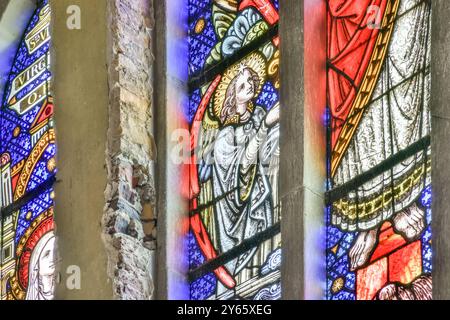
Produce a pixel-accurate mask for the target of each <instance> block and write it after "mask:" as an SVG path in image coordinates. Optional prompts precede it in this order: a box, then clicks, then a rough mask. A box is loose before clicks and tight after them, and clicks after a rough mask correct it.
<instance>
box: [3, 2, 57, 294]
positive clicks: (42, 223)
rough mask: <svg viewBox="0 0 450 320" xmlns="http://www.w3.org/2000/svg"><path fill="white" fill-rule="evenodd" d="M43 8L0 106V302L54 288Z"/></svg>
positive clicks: (51, 135)
mask: <svg viewBox="0 0 450 320" xmlns="http://www.w3.org/2000/svg"><path fill="white" fill-rule="evenodd" d="M50 18H51V16H50V7H49V5H48V0H40V1H38V4H37V8H36V11H35V12H34V14H33V16H32V18H31V20H30V22H29V24H28V26H27V27H26V30H24V35H23V37H22V40H21V42H20V44H19V47H18V50H17V54H16V56H15V59H14V61H13V63H12V66H11V72H10V74H9V77H8V80H7V83H6V86H5V92H4V95H3V99H2V104H1V111H0V112H1V114H0V117H1V123H0V130H1V135H0V155H1V158H0V170H1V176H0V193H1V197H0V206H1V219H0V220H1V229H0V241H1V245H0V248H1V255H0V258H1V260H0V281H1V282H0V284H1V288H0V289H1V290H0V293H1V299H2V300H5V299H6V300H24V299H27V300H50V299H52V298H53V289H54V270H55V255H54V243H55V235H54V222H53V197H54V194H53V183H54V181H55V174H56V161H55V154H56V147H55V131H54V121H53V99H52V96H51V73H50V54H49V48H50Z"/></svg>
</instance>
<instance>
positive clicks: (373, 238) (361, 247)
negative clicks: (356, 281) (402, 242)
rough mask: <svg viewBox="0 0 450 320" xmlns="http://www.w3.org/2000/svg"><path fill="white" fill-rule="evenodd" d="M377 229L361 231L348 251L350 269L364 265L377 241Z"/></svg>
mask: <svg viewBox="0 0 450 320" xmlns="http://www.w3.org/2000/svg"><path fill="white" fill-rule="evenodd" d="M377 234H378V230H376V229H374V230H370V231H363V232H361V233H360V234H359V235H358V237H357V238H356V241H355V243H354V244H353V246H352V248H351V249H350V252H349V257H350V269H351V271H354V270H356V269H357V268H359V267H361V266H362V265H364V264H365V263H366V262H367V260H369V257H370V254H371V253H372V250H373V248H374V247H375V244H376V242H377Z"/></svg>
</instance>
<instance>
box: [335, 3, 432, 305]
mask: <svg viewBox="0 0 450 320" xmlns="http://www.w3.org/2000/svg"><path fill="white" fill-rule="evenodd" d="M327 4H328V6H327V8H328V14H327V17H328V23H327V28H328V48H327V50H328V63H327V64H328V71H327V75H328V80H327V83H328V112H327V114H328V116H327V124H328V141H329V149H328V162H327V164H328V174H329V180H328V192H327V298H328V299H330V300H372V299H380V300H410V299H418V300H421V299H431V297H432V290H431V289H432V279H431V269H432V263H431V255H432V251H431V229H430V225H431V209H430V203H431V195H432V192H431V175H430V170H431V167H430V157H431V150H430V130H431V128H430V111H429V110H430V109H429V108H430V55H431V53H430V39H431V38H430V23H431V22H430V21H431V20H430V15H431V4H430V1H424V0H348V1H341V0H339V1H337V0H327Z"/></svg>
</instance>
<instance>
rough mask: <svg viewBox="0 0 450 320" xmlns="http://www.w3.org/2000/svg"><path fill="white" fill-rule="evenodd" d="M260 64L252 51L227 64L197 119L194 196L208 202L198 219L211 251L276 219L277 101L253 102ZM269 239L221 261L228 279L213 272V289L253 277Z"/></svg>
mask: <svg viewBox="0 0 450 320" xmlns="http://www.w3.org/2000/svg"><path fill="white" fill-rule="evenodd" d="M266 68H267V62H266V59H265V57H264V56H263V55H262V54H260V53H258V52H255V53H253V54H251V55H249V56H248V57H246V58H244V59H243V60H242V61H241V62H240V63H238V64H236V65H234V66H231V67H229V68H228V69H227V70H226V71H225V73H224V74H223V76H222V77H221V79H220V82H218V85H217V88H216V90H215V93H214V96H213V101H212V103H211V104H210V109H209V110H208V111H206V112H205V115H204V118H203V120H202V126H201V129H200V131H201V132H200V141H199V144H200V146H201V152H200V156H199V158H200V159H201V160H200V161H199V162H200V164H199V165H198V180H199V183H200V186H201V187H200V189H201V190H200V194H199V197H198V199H199V205H200V206H202V205H203V206H204V205H207V204H208V203H213V206H211V207H210V208H209V209H205V210H203V212H202V214H201V219H202V221H203V224H204V225H205V227H206V230H207V234H208V235H209V238H210V239H211V243H212V246H213V247H214V251H215V252H219V253H223V252H227V251H229V250H230V249H232V248H234V247H236V246H238V245H239V244H241V243H242V241H244V240H245V239H249V238H252V237H253V236H255V235H257V234H258V233H260V232H262V231H264V230H266V229H267V228H268V227H270V226H272V225H273V224H274V223H276V222H277V221H278V220H279V219H280V217H279V213H278V212H277V210H276V209H275V207H276V203H277V201H278V200H277V194H276V189H277V186H276V176H277V175H276V170H277V163H278V162H277V161H278V154H279V145H278V136H279V123H278V121H279V105H276V106H274V107H273V108H272V109H270V111H266V110H265V109H264V108H262V107H260V106H255V105H254V103H253V101H254V99H255V98H256V97H258V95H259V93H260V92H261V90H262V86H263V83H264V82H265V80H266ZM273 242H274V240H268V241H266V242H265V243H263V244H262V245H260V246H259V247H257V248H253V249H251V250H248V251H245V252H243V253H241V254H240V255H239V256H238V257H237V258H235V259H233V260H232V261H230V262H228V263H226V264H225V265H224V266H223V267H222V269H223V268H224V269H223V270H222V271H223V272H226V273H227V274H228V275H229V276H231V278H232V281H231V282H232V283H231V284H230V282H228V284H227V282H226V281H222V280H223V277H221V276H220V275H219V277H218V278H219V283H218V288H217V295H220V294H221V293H224V292H226V291H227V290H229V289H231V287H233V286H236V285H239V284H241V283H244V282H245V281H247V280H249V279H251V278H253V277H255V276H256V275H257V274H258V271H259V267H260V266H261V265H262V264H263V263H264V262H265V260H266V259H267V257H268V255H269V254H270V253H271V252H272V251H273V249H275V248H274V246H275V245H276V244H274V243H273ZM203 251H204V252H205V250H203ZM216 274H217V273H216ZM233 282H234V283H233Z"/></svg>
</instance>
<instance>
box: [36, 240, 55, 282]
mask: <svg viewBox="0 0 450 320" xmlns="http://www.w3.org/2000/svg"><path fill="white" fill-rule="evenodd" d="M54 257H55V238H54V237H53V238H51V239H50V240H49V241H48V242H47V243H46V245H45V246H44V248H42V252H41V254H40V255H39V261H38V263H39V274H40V275H42V276H51V275H53V274H54V273H55V262H54V261H55V259H54Z"/></svg>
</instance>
